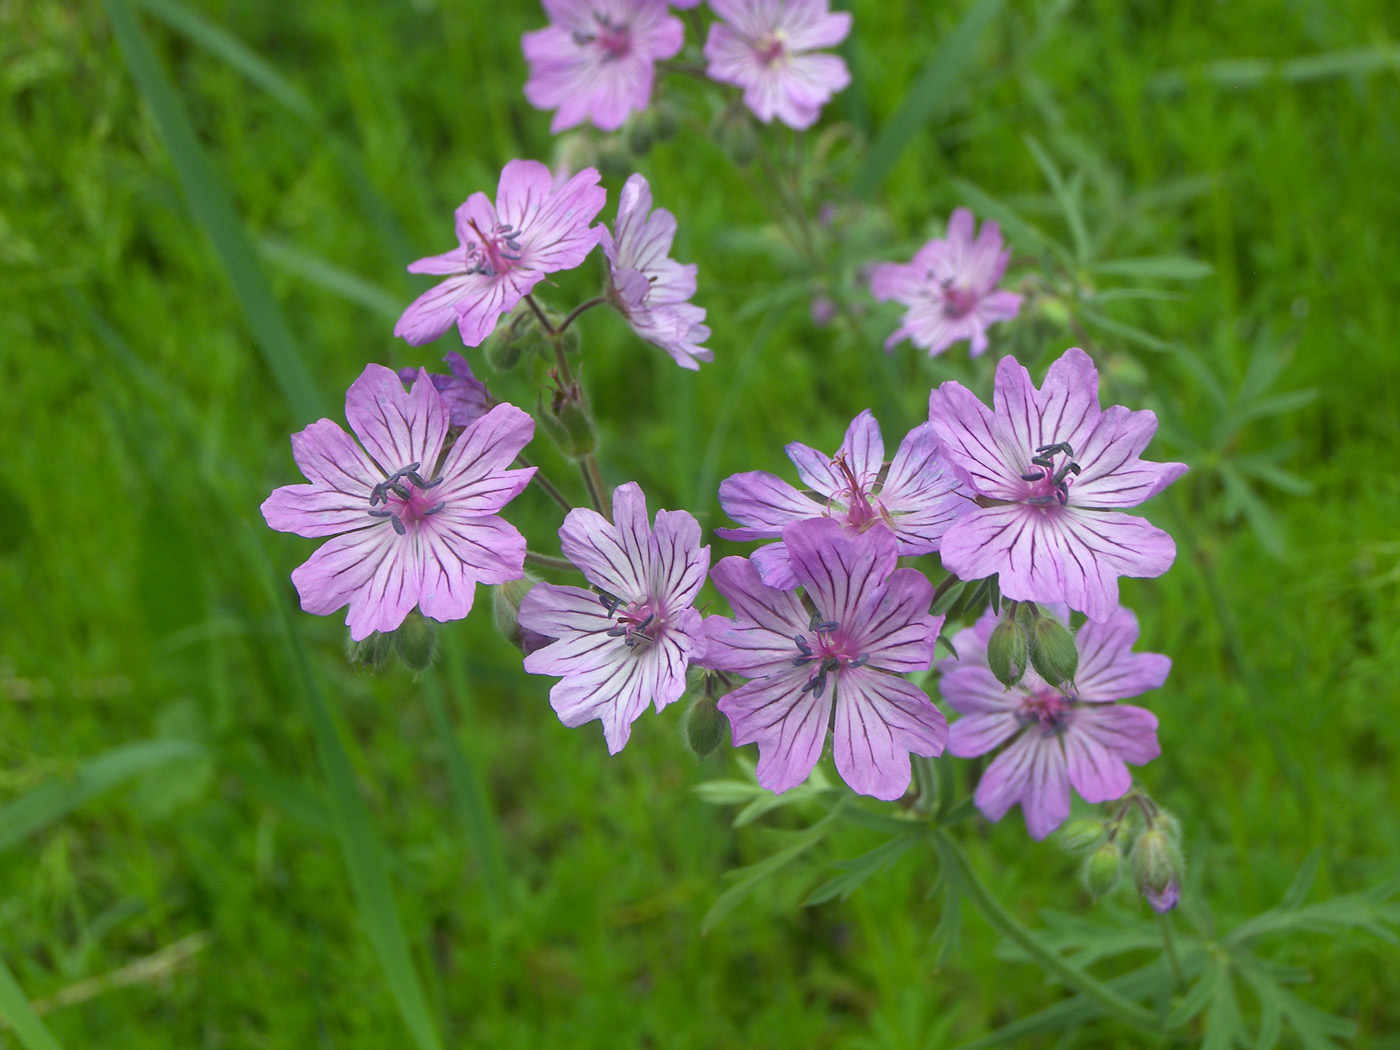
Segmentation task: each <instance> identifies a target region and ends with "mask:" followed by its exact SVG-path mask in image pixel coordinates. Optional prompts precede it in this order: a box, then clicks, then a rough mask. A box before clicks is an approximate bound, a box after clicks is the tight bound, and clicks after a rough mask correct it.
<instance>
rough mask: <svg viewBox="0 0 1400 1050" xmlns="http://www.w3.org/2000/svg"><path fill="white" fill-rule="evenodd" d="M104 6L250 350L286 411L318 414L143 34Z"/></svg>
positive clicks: (126, 15)
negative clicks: (246, 330) (253, 346)
mask: <svg viewBox="0 0 1400 1050" xmlns="http://www.w3.org/2000/svg"><path fill="white" fill-rule="evenodd" d="M106 6H107V16H108V18H110V19H111V23H112V32H113V33H114V34H115V35H116V38H117V43H118V44H119V45H120V46H121V50H122V54H123V55H124V56H125V58H126V64H127V68H128V69H129V70H130V71H131V76H132V79H134V80H135V81H136V86H137V88H138V89H139V90H140V92H141V96H142V98H144V99H145V100H146V104H147V105H149V106H150V107H151V113H152V115H153V116H154V118H155V122H156V127H157V128H158V129H159V131H160V136H161V138H162V140H164V142H165V147H166V149H167V150H168V151H169V152H170V159H171V161H172V162H173V163H174V165H175V173H176V176H177V178H178V179H179V182H180V189H181V190H182V192H183V193H184V195H185V200H186V202H187V203H188V205H189V208H190V211H191V213H193V215H194V219H195V221H196V222H197V223H198V224H199V226H200V227H201V228H202V229H203V230H204V233H205V234H206V236H208V238H209V240H210V242H211V243H212V244H213V246H214V252H215V254H216V255H217V256H218V257H219V262H220V263H221V264H222V265H223V268H224V272H225V273H226V274H227V275H228V279H229V282H230V283H231V284H232V285H233V291H234V295H235V296H236V297H237V299H238V304H239V306H240V307H241V308H242V310H243V315H244V317H245V318H247V321H248V325H249V327H250V328H251V329H252V330H253V337H254V339H255V341H256V343H257V346H258V350H259V352H260V353H261V354H262V357H263V361H264V363H265V364H266V365H267V367H268V370H269V371H270V372H271V373H272V377H273V380H274V381H275V382H276V384H277V387H278V389H279V390H280V391H281V393H282V397H283V398H284V399H285V400H286V402H287V407H288V408H289V409H290V411H291V413H292V415H293V416H294V417H295V418H296V419H299V420H311V419H317V418H319V417H321V416H323V415H325V414H326V413H325V412H324V411H323V405H324V404H325V400H324V398H323V397H322V396H321V395H320V393H319V392H318V391H317V389H316V385H315V383H314V381H313V380H312V378H311V372H310V370H309V369H308V367H307V365H306V362H305V361H304V360H303V358H302V353H301V349H300V347H298V346H297V342H296V338H295V337H294V336H293V335H292V330H291V328H289V327H288V325H287V321H286V318H285V317H284V316H283V314H282V310H281V308H280V307H279V306H278V305H277V300H276V299H274V298H273V295H272V288H271V286H270V285H269V284H268V280H267V275H266V274H265V273H264V272H263V269H262V265H261V264H260V263H259V261H258V257H257V253H256V252H255V250H254V248H253V245H252V242H251V241H250V240H249V238H248V234H247V231H246V230H245V229H244V228H243V223H242V221H241V220H240V219H239V217H238V213H237V212H236V211H235V210H234V206H233V200H232V198H230V196H229V194H228V191H227V190H226V189H225V188H224V184H223V181H222V180H221V179H220V177H219V174H218V172H217V171H215V169H214V166H213V165H212V164H210V162H209V159H208V158H207V157H206V156H205V155H204V150H203V148H202V147H201V146H200V144H199V140H198V139H197V138H196V137H195V133H194V128H193V127H191V126H190V122H189V118H188V117H187V116H186V114H185V109H184V106H183V105H182V104H181V102H180V99H179V96H177V95H176V94H175V89H174V88H173V87H172V86H171V84H170V80H169V78H168V77H166V75H165V71H164V70H162V69H161V68H160V65H159V63H158V62H157V61H156V57H155V54H154V52H152V50H151V45H150V42H149V41H148V40H147V39H146V34H145V33H144V32H143V31H142V29H141V26H140V25H139V24H138V23H137V21H136V17H135V15H133V14H132V11H131V8H130V6H129V5H128V3H127V0H106Z"/></svg>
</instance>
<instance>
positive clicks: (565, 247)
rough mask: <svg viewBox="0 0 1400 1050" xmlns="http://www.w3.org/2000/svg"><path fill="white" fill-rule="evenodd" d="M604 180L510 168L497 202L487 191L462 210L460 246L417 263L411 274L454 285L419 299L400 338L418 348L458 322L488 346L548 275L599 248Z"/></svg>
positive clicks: (398, 330)
mask: <svg viewBox="0 0 1400 1050" xmlns="http://www.w3.org/2000/svg"><path fill="white" fill-rule="evenodd" d="M598 177H599V176H598V172H597V171H595V170H594V169H593V168H585V169H584V170H583V171H581V172H579V173H578V174H577V175H575V176H574V177H573V178H571V179H569V180H568V181H567V182H565V183H563V184H562V185H560V186H556V185H555V183H554V178H553V176H551V175H550V173H549V169H548V168H546V167H545V166H544V165H543V164H541V163H540V162H539V161H536V160H513V161H510V162H509V163H508V164H506V166H505V168H504V169H503V170H502V171H501V181H500V185H499V186H498V187H497V190H496V203H495V204H494V205H492V203H491V201H490V200H489V199H487V196H486V194H484V193H473V194H472V195H471V196H470V197H468V198H467V199H466V202H465V203H464V204H462V206H461V207H460V208H458V209H457V212H456V219H457V241H458V247H457V248H455V249H453V250H452V251H450V252H447V253H446V254H444V255H430V256H428V257H427V258H423V259H419V260H418V261H417V262H414V263H411V264H410V265H409V267H408V270H409V272H410V273H432V274H439V275H444V276H446V277H447V280H445V281H443V282H442V283H441V284H439V285H438V286H437V287H436V288H432V289H430V290H429V291H427V292H425V293H423V294H422V295H420V296H419V297H418V298H417V299H415V300H414V301H413V304H412V305H411V306H409V308H408V309H407V310H405V311H404V312H403V316H402V317H400V318H399V322H398V324H396V325H395V326H394V334H395V335H397V336H402V337H403V338H404V339H406V340H408V341H409V342H410V343H412V344H413V345H415V346H417V345H419V344H421V343H426V342H429V341H431V340H433V339H436V338H437V337H438V336H440V335H442V333H443V332H445V331H447V330H448V329H449V328H451V327H452V324H453V322H454V321H455V322H456V324H457V328H458V330H459V331H460V332H461V334H462V342H463V343H465V344H466V345H467V346H480V345H481V342H482V341H483V340H484V339H485V338H486V337H487V336H488V335H490V334H491V331H492V329H494V328H495V327H496V322H497V321H499V320H500V318H501V315H502V314H504V313H507V312H508V311H509V310H511V309H512V308H513V307H514V306H515V304H516V303H518V302H519V301H520V299H521V297H522V296H524V295H526V294H528V293H529V291H530V290H531V289H532V288H534V287H535V285H537V284H539V282H540V281H541V280H543V279H544V275H545V274H547V273H554V272H555V271H556V270H568V269H572V268H573V267H575V266H577V265H578V264H579V263H581V262H583V260H584V257H585V256H587V255H588V253H589V252H591V251H592V250H593V246H594V245H595V244H597V243H598V238H599V236H600V235H601V234H602V229H601V228H600V227H597V226H589V223H591V222H592V221H593V220H594V218H596V217H597V215H598V212H599V211H601V210H602V208H603V202H604V201H605V200H606V199H607V191H606V190H604V189H603V187H601V186H599V185H598Z"/></svg>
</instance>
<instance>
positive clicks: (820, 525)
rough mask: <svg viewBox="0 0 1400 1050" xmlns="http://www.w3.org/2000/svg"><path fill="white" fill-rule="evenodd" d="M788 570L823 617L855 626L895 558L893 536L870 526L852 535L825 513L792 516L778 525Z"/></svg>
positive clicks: (896, 559) (887, 573)
mask: <svg viewBox="0 0 1400 1050" xmlns="http://www.w3.org/2000/svg"><path fill="white" fill-rule="evenodd" d="M783 543H784V545H785V546H786V547H787V550H788V557H789V558H791V559H792V568H793V573H794V574H795V575H796V576H797V578H798V579H799V580H800V581H801V582H802V585H803V586H804V587H805V588H806V590H807V596H808V597H809V598H811V599H812V601H813V602H814V603H815V604H816V607H817V611H818V612H819V613H820V614H821V615H822V616H823V617H824V618H825V619H827V620H834V621H837V622H839V623H841V624H843V625H846V627H847V630H853V629H855V625H856V624H858V623H859V622H860V613H861V611H862V609H863V607H864V606H866V605H867V603H868V602H869V601H871V599H872V597H873V596H874V593H875V589H876V588H877V587H879V586H880V585H881V584H883V583H884V582H885V580H886V579H887V578H888V577H889V575H890V573H891V572H893V571H894V567H895V565H896V563H897V561H898V556H897V555H896V553H895V542H894V537H893V536H891V535H890V534H889V532H887V531H886V530H884V529H871V530H869V531H868V532H864V533H861V534H859V535H858V536H856V537H854V538H852V537H848V536H846V535H844V534H843V532H842V529H841V526H840V525H838V524H837V523H836V522H835V521H832V520H831V519H830V518H814V519H812V520H810V521H799V522H794V523H793V524H791V525H789V526H788V527H787V528H785V529H784V530H783Z"/></svg>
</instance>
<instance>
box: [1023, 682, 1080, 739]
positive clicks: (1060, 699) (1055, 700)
mask: <svg viewBox="0 0 1400 1050" xmlns="http://www.w3.org/2000/svg"><path fill="white" fill-rule="evenodd" d="M1073 713H1074V701H1072V700H1070V699H1069V698H1068V697H1066V696H1065V695H1064V694H1063V693H1060V692H1059V691H1057V690H1055V689H1039V690H1037V691H1036V692H1034V693H1031V694H1030V695H1029V696H1027V697H1026V698H1025V699H1024V700H1022V701H1021V707H1020V709H1019V710H1018V711H1017V712H1016V720H1017V721H1018V722H1020V723H1021V725H1023V726H1035V727H1036V728H1037V729H1038V730H1039V731H1040V733H1041V734H1042V735H1043V736H1052V735H1056V734H1059V733H1063V732H1064V731H1065V730H1066V729H1068V728H1069V722H1070V718H1071V716H1072V715H1073Z"/></svg>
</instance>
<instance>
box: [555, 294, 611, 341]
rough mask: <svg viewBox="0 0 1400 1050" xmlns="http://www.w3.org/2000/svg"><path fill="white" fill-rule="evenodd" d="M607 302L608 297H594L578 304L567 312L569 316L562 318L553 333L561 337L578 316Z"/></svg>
mask: <svg viewBox="0 0 1400 1050" xmlns="http://www.w3.org/2000/svg"><path fill="white" fill-rule="evenodd" d="M607 301H608V297H607V296H606V295H595V296H594V297H593V298H592V299H588V300H585V301H584V302H581V303H579V304H578V305H577V306H575V307H574V308H573V309H572V310H570V311H569V316H568V317H566V318H564V320H563V321H561V322H560V323H559V327H558V328H557V329H555V331H556V332H558V333H559V334H560V335H563V334H564V332H565V331H566V330H567V329H568V327H569V325H571V324H573V323H574V321H575V320H576V319H577V318H578V316H579V314H581V313H584V312H585V311H587V310H591V309H593V308H594V307H595V306H602V305H603V304H604V303H605V302H607Z"/></svg>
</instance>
